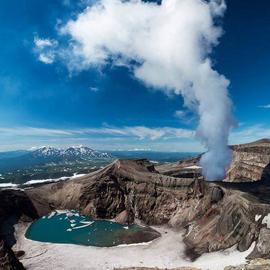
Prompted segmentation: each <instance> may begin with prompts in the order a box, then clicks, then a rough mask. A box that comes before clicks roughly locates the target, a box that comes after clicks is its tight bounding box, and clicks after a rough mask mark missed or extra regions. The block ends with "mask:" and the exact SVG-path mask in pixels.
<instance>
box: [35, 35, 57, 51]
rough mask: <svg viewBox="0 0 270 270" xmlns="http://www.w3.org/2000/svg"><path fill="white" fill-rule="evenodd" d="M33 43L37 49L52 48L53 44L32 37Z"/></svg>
mask: <svg viewBox="0 0 270 270" xmlns="http://www.w3.org/2000/svg"><path fill="white" fill-rule="evenodd" d="M34 43H35V45H36V47H38V48H41V49H42V48H44V47H52V46H53V45H54V44H55V41H53V40H51V39H47V38H39V37H34Z"/></svg>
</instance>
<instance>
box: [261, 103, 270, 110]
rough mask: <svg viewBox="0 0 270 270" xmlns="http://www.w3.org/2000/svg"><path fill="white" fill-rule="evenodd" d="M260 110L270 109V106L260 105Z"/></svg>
mask: <svg viewBox="0 0 270 270" xmlns="http://www.w3.org/2000/svg"><path fill="white" fill-rule="evenodd" d="M258 107H259V108H263V109H270V104H266V105H260V106H258Z"/></svg>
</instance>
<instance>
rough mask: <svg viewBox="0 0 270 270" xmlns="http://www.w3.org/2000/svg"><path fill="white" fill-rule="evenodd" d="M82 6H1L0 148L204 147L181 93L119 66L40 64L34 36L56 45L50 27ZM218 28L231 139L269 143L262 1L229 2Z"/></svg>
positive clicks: (269, 17)
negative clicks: (158, 86) (231, 110)
mask: <svg viewBox="0 0 270 270" xmlns="http://www.w3.org/2000/svg"><path fill="white" fill-rule="evenodd" d="M89 3H90V2H89V1H88V3H86V2H83V1H76V0H47V1H41V0H20V1H15V0H2V1H1V3H0V21H1V26H0V35H1V43H0V60H1V61H0V65H1V68H0V89H1V91H0V114H1V118H0V150H9V149H23V148H30V147H31V146H39V145H55V146H66V145H78V144H85V145H89V146H92V147H94V148H97V149H108V150H114V149H127V150H129V149H134V148H137V149H153V150H160V151H201V150H203V148H202V146H201V145H200V143H199V141H198V140H197V139H196V138H194V136H193V134H194V130H195V128H196V125H197V118H196V116H195V115H194V114H193V113H191V112H188V111H187V110H186V109H185V108H183V99H182V98H181V96H176V95H166V94H164V93H163V92H162V91H157V90H155V89H153V88H149V87H146V86H145V85H144V84H143V83H142V82H140V81H138V80H136V79H135V78H134V76H133V75H132V73H131V72H130V70H129V69H128V68H126V67H124V66H121V67H110V66H107V67H104V68H102V70H101V69H100V68H92V69H88V70H84V71H82V72H72V73H71V72H70V71H69V70H68V69H67V66H66V65H64V64H63V63H61V62H60V61H53V63H51V64H45V63H44V62H42V61H40V60H39V59H38V57H39V56H38V53H37V51H36V49H35V39H46V38H50V39H52V40H53V39H57V40H58V42H60V43H61V42H64V41H65V40H64V37H62V38H61V39H59V34H58V25H61V24H64V23H65V22H67V21H68V20H70V19H71V18H76V16H77V15H78V14H79V13H80V12H82V10H83V9H84V8H85V6H86V5H87V4H88V5H89ZM221 23H222V26H223V30H224V34H223V36H222V38H221V39H220V44H219V45H218V46H217V47H215V49H214V51H213V53H212V60H213V61H214V62H215V69H216V70H218V72H219V73H222V74H224V75H225V76H226V77H227V78H228V79H229V80H230V81H231V84H230V87H229V91H230V95H231V98H232V100H233V103H234V115H235V118H236V119H237V121H238V125H239V127H238V128H235V129H234V130H232V133H231V138H230V142H231V143H240V142H247V141H251V140H254V139H258V138H262V137H270V123H269V116H270V108H268V107H267V105H268V104H270V91H269V85H270V76H269V70H270V61H269V60H270V59H269V58H270V57H269V44H270V2H269V1H267V0H260V1H257V2H254V1H251V0H246V1H241V0H227V11H226V13H225V16H224V18H223V19H222V22H221ZM269 107H270V106H269ZM183 110H184V111H185V112H184V113H183Z"/></svg>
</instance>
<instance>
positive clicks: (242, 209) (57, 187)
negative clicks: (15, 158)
mask: <svg viewBox="0 0 270 270" xmlns="http://www.w3.org/2000/svg"><path fill="white" fill-rule="evenodd" d="M268 147H269V149H270V143H269V142H268V141H266V142H265V141H261V142H256V143H254V144H249V146H247V145H244V146H235V147H234V151H235V153H234V161H233V163H232V166H231V168H233V167H235V168H236V167H237V166H238V168H239V172H237V173H238V174H237V177H238V175H243V176H244V175H245V176H246V177H247V178H248V177H251V176H252V177H253V179H255V175H257V177H259V176H260V181H256V182H249V183H230V182H206V181H204V180H203V179H202V178H201V177H200V172H199V169H198V168H197V167H196V166H195V167H194V165H196V164H197V162H198V158H195V159H189V160H186V161H184V162H178V163H174V164H166V165H164V166H163V167H162V166H157V167H154V166H153V164H151V163H150V162H148V161H147V160H143V159H140V160H117V161H115V162H113V163H112V164H110V165H108V166H107V167H105V168H103V169H101V170H99V171H96V172H93V173H91V174H88V175H86V176H83V177H81V178H77V179H72V180H68V181H66V182H58V183H53V184H45V185H42V186H39V187H33V188H29V189H26V190H24V191H19V190H2V191H0V218H1V220H0V221H1V223H0V232H1V238H2V239H4V240H5V241H6V243H8V244H9V246H12V244H13V242H14V241H15V239H14V237H13V230H12V228H13V225H14V224H15V223H16V222H18V221H19V220H28V221H30V220H33V219H35V218H37V217H40V216H43V215H45V214H48V213H50V212H51V211H53V210H55V209H76V210H78V211H80V212H81V213H83V214H86V215H91V216H93V217H96V218H105V219H112V218H115V219H116V220H118V221H120V222H122V223H132V222H133V221H134V220H135V219H137V220H140V221H141V222H143V223H146V224H149V225H169V226H171V227H172V228H174V229H176V230H183V229H184V230H185V233H184V242H185V244H186V255H187V256H189V257H190V258H191V259H196V258H197V257H198V256H200V255H201V254H203V253H207V252H212V251H218V250H223V249H226V248H229V247H232V246H234V245H236V246H237V248H238V250H240V251H244V250H247V249H248V248H249V247H250V245H251V244H252V242H254V241H255V242H256V246H255V248H254V250H253V252H252V253H251V254H250V258H259V257H263V258H269V257H270V254H269V251H270V244H269V243H270V241H268V240H270V233H269V229H268V228H267V226H266V225H265V224H264V223H265V222H263V220H264V218H265V216H267V215H268V213H270V196H269V192H270V181H269V179H270V177H269V166H267V165H268V163H267V159H266V156H267V155H268V152H267V151H268V150H267V149H268ZM251 150H252V151H253V150H254V155H255V156H257V157H260V158H261V164H264V165H265V166H264V167H263V165H261V172H260V173H259V171H255V172H254V174H252V175H251V174H250V175H249V174H248V172H247V171H245V170H244V166H243V165H242V164H244V163H245V162H246V161H243V162H242V163H241V162H240V161H239V162H236V160H237V159H241V158H243V159H244V157H248V155H252V152H251ZM260 151H262V152H260ZM246 153H248V154H246ZM263 162H264V163H263ZM245 164H246V163H245ZM257 165H258V162H257V163H256V164H255V163H250V166H251V169H250V171H252V168H253V167H252V166H254V168H255V167H256V168H257V167H258V166H257ZM190 166H192V167H190ZM186 167H189V168H186ZM240 167H241V168H243V169H242V171H241V170H240ZM178 169H180V171H179V170H178ZM230 172H231V175H232V176H231V177H236V173H232V170H231V171H230ZM248 175H249V176H248ZM239 177H240V176H239ZM252 177H251V178H252ZM256 180H259V179H256ZM14 202H15V203H14ZM7 221H8V222H7Z"/></svg>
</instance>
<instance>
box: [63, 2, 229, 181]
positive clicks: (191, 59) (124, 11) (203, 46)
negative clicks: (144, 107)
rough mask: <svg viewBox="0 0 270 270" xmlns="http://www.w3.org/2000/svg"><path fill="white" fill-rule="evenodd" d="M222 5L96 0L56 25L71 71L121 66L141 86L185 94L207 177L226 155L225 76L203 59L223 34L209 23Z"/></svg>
mask: <svg viewBox="0 0 270 270" xmlns="http://www.w3.org/2000/svg"><path fill="white" fill-rule="evenodd" d="M225 9H226V5H225V3H224V1H222V0H220V1H218V0H208V1H203V0H163V1H162V4H161V5H158V4H156V3H149V2H144V1H141V0H130V1H124V0H100V1H99V2H97V3H96V4H94V5H92V6H90V7H88V8H87V9H86V10H85V11H84V12H82V13H81V14H80V15H79V16H78V17H77V19H76V20H71V21H69V22H68V23H67V24H66V25H65V26H64V27H63V28H62V29H61V33H62V34H67V35H69V36H71V43H70V46H69V50H68V51H69V55H70V57H69V59H70V60H69V67H70V68H72V69H87V68H89V67H96V66H103V65H107V64H110V65H125V66H127V67H128V68H129V69H130V70H131V71H132V72H133V74H134V76H135V77H136V78H137V79H139V80H141V81H142V82H143V83H145V84H146V85H147V86H151V87H155V88H157V89H160V90H162V91H165V92H167V93H171V92H174V93H175V94H181V95H182V96H183V97H184V102H185V106H186V107H188V108H189V109H191V110H193V111H195V112H196V113H198V115H199V126H198V129H197V135H198V137H199V138H200V139H201V140H202V142H203V144H204V145H205V146H206V147H207V152H206V153H205V154H204V155H203V157H202V159H201V165H202V166H203V173H204V175H205V177H206V178H207V179H208V180H217V179H222V178H223V177H224V173H225V168H226V166H228V165H229V163H230V160H231V153H230V150H229V148H228V147H227V143H228V135H229V130H230V127H231V126H232V122H233V121H232V116H231V107H232V105H231V101H230V98H229V97H228V90H227V88H228V85H229V81H228V80H227V79H226V78H225V77H224V76H223V75H220V74H219V73H218V72H217V71H215V70H214V69H213V65H212V62H211V59H210V56H209V55H210V53H211V49H212V47H213V46H215V45H217V44H218V38H219V37H220V36H221V34H222V29H221V28H220V27H218V26H217V25H216V23H215V21H216V19H218V18H219V17H222V16H223V13H224V11H225Z"/></svg>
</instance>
